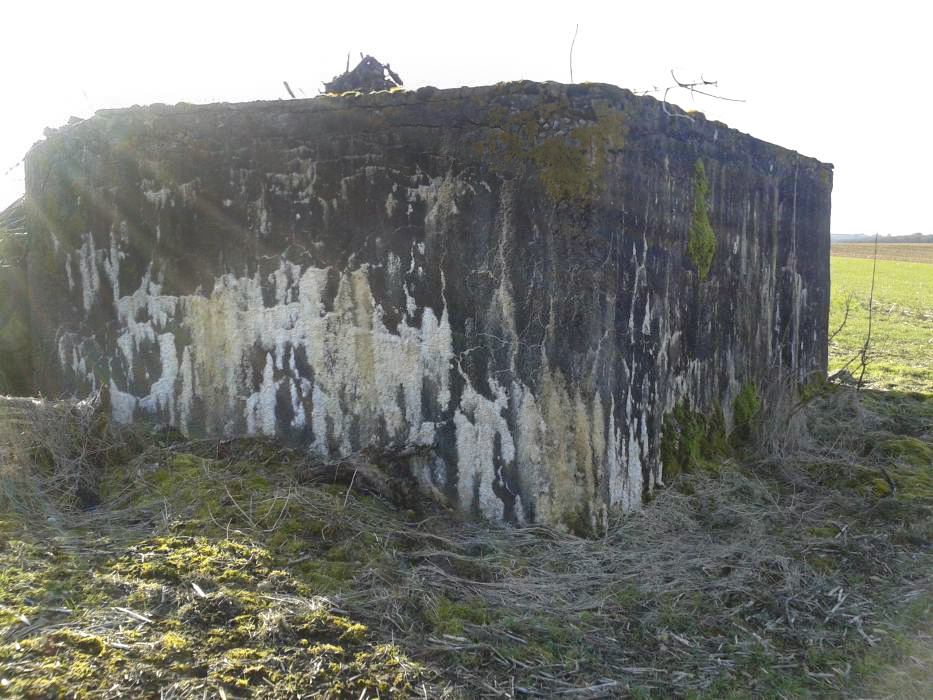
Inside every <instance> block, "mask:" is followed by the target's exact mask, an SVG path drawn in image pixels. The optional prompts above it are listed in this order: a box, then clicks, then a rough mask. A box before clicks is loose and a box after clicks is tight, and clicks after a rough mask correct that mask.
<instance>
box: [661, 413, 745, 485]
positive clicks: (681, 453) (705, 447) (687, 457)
mask: <svg viewBox="0 0 933 700" xmlns="http://www.w3.org/2000/svg"><path fill="white" fill-rule="evenodd" d="M730 454H731V448H730V445H729V441H728V439H727V436H726V426H725V421H724V419H723V415H722V410H721V409H719V408H717V409H715V410H714V411H713V412H712V414H711V415H705V414H703V413H699V412H697V411H692V410H691V409H690V408H689V407H688V405H687V404H686V403H680V404H678V405H677V406H675V407H674V409H673V410H672V411H670V412H669V413H668V414H667V415H666V416H664V421H663V427H662V433H661V464H662V470H663V471H662V477H663V479H664V482H665V483H671V482H672V481H673V480H674V479H675V478H676V477H677V476H678V475H679V474H681V473H682V472H690V471H695V470H706V471H717V470H718V469H719V467H720V465H721V464H722V461H723V459H725V458H726V457H727V456H729V455H730Z"/></svg>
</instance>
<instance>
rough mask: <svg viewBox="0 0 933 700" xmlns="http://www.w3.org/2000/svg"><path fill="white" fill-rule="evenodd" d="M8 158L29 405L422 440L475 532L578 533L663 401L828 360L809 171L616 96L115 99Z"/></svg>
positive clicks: (820, 222) (415, 466) (823, 193)
mask: <svg viewBox="0 0 933 700" xmlns="http://www.w3.org/2000/svg"><path fill="white" fill-rule="evenodd" d="M26 167H27V192H26V202H25V210H26V219H27V229H28V233H29V242H28V256H27V278H28V282H27V284H26V286H27V291H28V308H29V314H28V318H29V324H28V325H29V331H30V342H31V349H32V351H31V355H32V358H33V363H34V366H35V370H34V371H35V389H36V390H38V391H40V392H41V393H42V394H44V395H46V396H61V395H83V394H86V393H88V392H91V391H94V390H96V389H98V388H101V387H106V388H107V389H108V390H109V394H110V400H111V406H112V413H113V418H114V419H116V420H118V421H121V422H130V421H153V422H160V423H168V424H171V425H173V426H176V427H177V428H179V429H180V430H181V431H183V432H184V433H185V434H187V435H191V436H223V435H234V434H242V433H250V434H258V435H267V436H274V437H277V438H279V439H282V440H287V441H290V442H293V443H296V444H301V445H305V446H307V449H308V450H310V451H312V452H314V453H317V454H320V455H322V456H325V457H335V456H337V455H342V454H347V453H349V452H353V451H358V450H360V449H363V448H366V447H368V446H380V447H387V446H397V447H399V448H402V447H405V446H409V447H424V448H429V449H425V450H415V451H413V452H412V454H414V455H416V456H414V457H412V459H411V464H410V469H411V471H412V476H413V477H414V478H415V479H416V480H418V481H419V482H420V483H422V484H423V485H424V486H425V487H426V488H429V489H432V490H434V491H437V492H440V493H443V494H444V495H445V497H446V498H447V499H449V500H450V502H452V503H454V504H456V505H457V507H459V508H460V509H462V510H464V511H466V512H469V513H473V514H477V515H481V516H483V517H486V518H490V519H493V520H505V521H511V522H518V523H520V522H530V521H537V522H546V523H551V524H564V525H566V526H568V527H570V528H572V529H574V530H577V531H581V532H590V531H594V530H599V529H600V528H601V527H602V526H603V525H604V523H605V522H606V519H607V517H608V513H609V512H610V511H611V510H612V509H614V508H619V509H622V510H629V509H632V508H634V507H636V506H637V505H638V504H639V503H640V502H641V501H642V499H643V498H645V497H647V496H648V495H650V494H651V493H652V492H653V490H654V489H655V488H657V487H658V486H659V484H660V483H662V449H661V447H662V437H663V435H662V433H663V431H664V425H665V417H666V416H670V415H671V414H672V412H674V411H675V408H676V407H687V409H689V410H691V411H696V412H700V413H712V412H714V411H716V410H721V412H722V414H723V415H722V420H723V423H724V425H725V426H726V427H727V428H728V427H731V425H732V422H733V417H732V415H731V413H732V409H731V407H732V406H733V405H734V402H735V400H736V398H737V397H739V396H740V394H741V393H742V392H743V387H748V386H750V385H758V386H763V385H766V384H768V383H769V382H772V381H774V380H776V379H778V378H781V379H788V378H790V379H791V380H800V381H802V380H804V379H805V378H806V377H807V376H809V375H811V374H812V373H820V372H825V369H826V352H827V347H826V344H827V340H826V333H827V329H826V325H827V316H828V308H829V216H830V192H831V188H832V169H831V166H829V165H826V164H823V163H820V162H818V161H816V160H813V159H811V158H806V157H803V156H801V155H799V154H797V153H795V152H792V151H789V150H786V149H783V148H780V147H777V146H773V145H771V144H767V143H764V142H762V141H759V140H756V139H754V138H752V137H750V136H747V135H744V134H741V133H739V132H737V131H734V130H732V129H729V128H728V127H726V126H725V125H723V124H721V123H718V122H712V121H708V120H706V119H705V118H703V116H702V115H697V114H694V115H693V118H692V120H688V119H683V118H672V117H670V116H669V115H668V114H666V113H665V111H664V110H663V109H662V106H661V103H660V102H658V101H657V100H654V99H653V98H651V97H636V96H635V95H633V94H632V93H630V92H628V91H626V90H622V89H619V88H616V87H612V86H608V85H560V84H556V83H545V84H540V83H530V82H519V83H508V84H500V85H496V86H491V87H480V88H462V89H456V90H437V89H433V88H424V89H421V90H417V91H414V92H395V93H391V94H389V93H376V94H371V95H363V96H344V97H320V98H316V99H311V100H292V101H284V102H283V101H279V102H257V103H248V104H215V105H204V106H193V105H177V106H174V107H172V106H163V105H154V106H150V107H134V108H130V109H121V110H108V111H103V112H99V113H98V114H97V115H96V116H94V117H93V118H91V119H89V120H86V121H84V122H81V123H78V124H74V125H70V126H68V127H64V128H62V129H60V130H57V131H54V132H51V133H50V134H49V135H48V137H47V138H46V140H44V141H43V142H41V143H39V144H37V145H36V146H35V147H34V148H33V149H32V150H31V151H30V153H29V155H28V157H27V161H26ZM717 407H718V408H717ZM668 423H669V421H668Z"/></svg>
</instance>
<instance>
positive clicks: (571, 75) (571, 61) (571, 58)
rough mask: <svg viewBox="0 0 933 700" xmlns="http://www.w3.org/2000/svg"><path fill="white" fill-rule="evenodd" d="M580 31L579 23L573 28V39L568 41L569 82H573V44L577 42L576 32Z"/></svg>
mask: <svg viewBox="0 0 933 700" xmlns="http://www.w3.org/2000/svg"><path fill="white" fill-rule="evenodd" d="M579 31H580V25H579V24H578V25H577V27H576V29H574V30H573V41H571V42H570V82H571V83H572V82H573V45H574V44H576V43H577V32H579Z"/></svg>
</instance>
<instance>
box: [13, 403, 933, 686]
mask: <svg viewBox="0 0 933 700" xmlns="http://www.w3.org/2000/svg"><path fill="white" fill-rule="evenodd" d="M759 400H760V399H759V397H758V391H757V390H756V389H755V388H754V387H752V386H751V385H749V386H747V387H745V388H743V391H742V392H740V394H739V397H738V398H737V399H736V402H735V405H734V406H733V412H734V413H735V414H736V415H739V414H742V415H745V416H752V418H749V419H748V420H751V421H754V420H755V418H754V416H757V415H760V413H759V412H758V411H756V409H755V407H756V404H758V403H759ZM35 410H36V411H38V413H37V414H36V415H38V417H39V418H40V419H42V420H45V419H48V420H51V421H61V420H65V421H66V423H67V425H65V424H62V425H63V427H62V429H61V430H59V431H57V432H58V433H60V434H63V435H71V436H72V437H73V442H74V445H73V447H74V448H75V450H76V451H75V452H74V453H71V456H74V455H76V454H82V453H81V450H80V449H78V447H77V446H79V445H80V446H84V447H85V448H88V449H89V453H91V454H94V455H97V458H96V459H97V461H96V462H95V464H96V465H97V466H98V467H99V468H100V469H102V472H101V473H100V474H99V478H98V479H96V484H97V486H96V488H97V490H98V495H99V497H100V500H101V504H100V505H99V506H98V507H96V508H93V509H91V510H82V509H81V508H79V507H77V502H76V501H75V500H74V498H75V494H76V492H75V490H74V489H70V490H69V489H62V490H59V491H56V498H55V499H45V500H43V499H42V498H40V497H39V495H40V494H41V491H42V489H43V485H44V484H46V483H47V479H46V477H47V476H48V471H49V469H52V466H50V465H51V464H52V463H56V464H59V465H67V464H73V462H69V461H68V459H62V458H61V457H62V455H63V454H64V451H66V449H67V446H68V445H67V441H64V440H63V441H60V442H58V443H55V444H54V446H53V448H54V449H52V450H50V451H47V452H46V453H43V454H41V455H39V457H40V459H37V460H33V459H32V457H33V456H35V455H37V454H38V453H37V452H36V451H35V446H36V445H37V444H39V442H41V441H33V442H29V441H28V440H27V441H26V442H23V434H24V433H25V432H28V431H27V430H24V425H25V426H28V425H33V426H40V425H41V424H42V420H37V419H36V417H35V415H34V416H33V419H32V420H30V421H29V422H27V423H22V422H20V423H16V430H15V431H13V432H12V433H11V432H10V431H6V432H4V433H3V435H2V437H3V440H2V445H3V449H2V455H0V456H2V465H3V466H2V471H0V583H2V585H0V684H2V688H0V695H4V694H5V695H8V696H10V697H24V698H45V697H86V698H111V697H112V698H118V697H153V698H155V697H175V698H188V697H192V698H194V697H197V698H200V697H203V695H204V693H205V691H206V692H207V693H208V697H219V696H220V692H221V691H223V693H224V695H225V696H226V697H231V698H232V697H281V698H296V697H298V696H299V694H300V695H302V696H305V697H307V696H311V697H315V696H317V697H348V698H360V697H366V698H375V697H424V696H425V695H427V696H428V697H477V696H480V695H483V694H485V693H489V694H493V691H492V690H490V688H492V689H494V690H495V691H496V692H498V693H499V694H500V695H503V696H515V695H520V694H523V693H524V694H528V695H538V696H544V697H555V696H558V695H559V694H560V695H567V694H568V693H569V694H570V696H573V693H578V694H579V695H581V696H586V697H589V696H600V693H601V694H602V696H604V697H605V696H608V697H613V696H615V697H691V698H720V697H780V696H784V697H802V696H834V695H840V694H847V693H849V692H850V691H851V690H852V689H853V688H858V687H861V686H862V685H863V684H864V683H866V682H870V680H871V678H873V677H876V676H877V675H878V669H880V668H887V667H888V666H890V664H891V663H895V664H898V665H900V666H902V665H903V664H904V663H905V659H907V657H908V656H910V655H913V656H916V655H917V654H921V653H922V650H918V649H917V647H916V646H911V644H912V641H911V640H915V639H916V636H915V635H914V636H911V635H910V634H909V629H908V628H907V627H905V624H904V619H905V618H904V616H905V615H909V616H912V617H913V618H914V619H915V620H916V619H919V620H923V619H928V618H929V609H930V600H931V598H930V581H929V572H930V557H929V542H930V540H931V538H933V517H931V510H933V474H931V470H933V466H931V464H930V460H929V456H930V454H931V452H933V441H931V435H930V426H931V421H933V400H931V399H929V398H924V397H922V396H920V395H915V394H899V393H892V392H877V391H863V392H860V393H856V392H855V391H854V390H852V389H850V388H845V387H841V388H840V387H826V388H825V389H823V390H821V391H819V392H817V393H816V394H815V395H814V397H813V398H812V400H811V403H810V404H809V405H808V406H807V408H806V420H807V422H808V425H809V432H810V434H811V435H812V440H813V442H812V443H811V445H810V447H809V448H808V449H807V450H806V451H803V452H801V453H800V454H798V455H797V456H796V457H795V458H794V459H792V460H789V461H782V462H769V461H767V460H766V461H764V462H760V463H754V464H753V463H743V462H735V461H731V462H723V460H719V461H718V462H716V463H715V464H714V462H713V460H712V459H711V458H707V457H704V452H703V451H702V450H701V451H700V457H701V458H702V459H708V460H709V465H710V466H711V467H713V468H709V469H696V468H692V469H690V470H689V471H687V472H685V473H681V474H679V475H678V476H677V477H676V478H672V479H671V483H670V485H669V487H668V488H667V489H665V490H663V491H661V492H660V493H659V494H658V495H657V497H656V498H654V499H653V500H652V501H651V502H650V503H648V504H646V505H645V507H644V508H643V509H642V510H640V511H639V512H637V513H634V514H631V515H628V516H624V517H621V516H619V517H616V518H615V519H614V521H613V522H612V523H611V526H610V527H609V529H608V531H607V532H606V533H605V535H604V536H603V537H601V538H599V539H595V540H586V539H580V538H578V537H575V536H573V535H572V534H568V533H566V532H561V531H557V530H551V529H548V528H544V527H533V528H511V529H510V528H501V527H497V526H492V525H481V524H476V523H470V522H464V521H462V520H460V519H459V518H457V517H455V516H454V515H453V514H451V513H448V512H446V511H443V510H440V511H438V510H434V509H433V507H431V506H428V505H425V506H424V508H423V509H422V511H421V512H417V513H416V512H413V511H406V510H398V509H397V508H395V507H393V506H392V505H391V504H388V503H385V502H383V501H382V500H380V499H379V498H376V497H374V496H371V495H368V494H366V493H365V492H362V491H360V490H358V489H356V488H353V489H348V487H347V486H346V485H344V484H332V483H306V480H305V478H304V477H303V475H304V474H306V473H307V464H308V462H307V457H306V456H305V455H303V454H300V453H296V452H293V451H290V450H287V449H283V448H281V447H280V446H278V445H276V444H274V443H271V442H266V441H262V440H251V439H243V440H237V441H233V442H221V443H218V442H210V441H200V442H186V441H183V440H181V439H180V438H178V440H176V441H175V442H173V436H172V435H171V434H166V433H164V432H155V433H153V434H151V435H147V434H144V435H139V434H138V433H137V432H136V431H132V432H129V433H127V432H125V431H122V430H116V429H114V428H113V427H112V426H107V425H106V424H104V425H101V423H99V422H97V421H91V422H90V423H88V424H87V425H88V426H89V429H88V430H87V431H86V432H85V433H82V432H81V431H80V430H78V429H77V428H78V427H80V426H77V427H76V426H75V425H74V424H72V422H71V421H72V418H69V417H68V416H73V411H71V410H67V411H61V412H59V413H55V412H54V411H52V410H51V408H49V407H48V406H46V407H45V408H40V409H35ZM14 414H15V412H13V411H12V409H11V410H9V411H7V412H6V413H5V414H4V416H3V420H2V421H0V424H2V425H5V426H9V425H11V424H13V423H15V422H16V421H15V420H14V419H15V418H16V415H14ZM686 415H687V417H688V418H689V417H690V416H689V414H686ZM43 416H44V417H45V418H43ZM60 427H61V426H60ZM706 427H708V426H706ZM35 430H36V431H38V430H39V428H38V427H36V428H35ZM707 433H708V431H707V432H704V433H703V434H704V435H706V434H707ZM17 436H19V437H18V438H17ZM176 437H177V436H176ZM17 445H25V448H24V449H18V448H17V447H16V446H17ZM717 447H718V449H720V450H729V449H731V446H730V444H729V443H728V441H725V442H720V443H718V444H717ZM688 452H689V451H688ZM64 456H66V457H67V456H68V455H64ZM31 460H32V461H31ZM85 466H87V464H86V465H85ZM62 476H63V475H62V474H61V473H59V474H58V481H59V482H60V483H62ZM892 484H893V486H892ZM899 600H911V601H913V602H912V603H911V608H910V609H909V610H905V609H904V608H903V607H898V606H897V605H895V603H896V602H897V601H899ZM866 640H868V641H866ZM866 652H867V653H866ZM900 666H899V667H900ZM866 677H868V678H869V680H868V681H866V680H865V678H866ZM908 682H910V683H912V684H916V683H921V682H922V680H917V679H916V678H914V677H913V676H908ZM915 696H918V697H919V696H922V695H915ZM907 697H910V695H907Z"/></svg>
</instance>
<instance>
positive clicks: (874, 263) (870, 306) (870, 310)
mask: <svg viewBox="0 0 933 700" xmlns="http://www.w3.org/2000/svg"><path fill="white" fill-rule="evenodd" d="M877 268H878V234H877V233H876V234H875V256H874V259H873V260H872V263H871V291H869V293H868V334H867V335H866V336H865V344H864V345H863V346H862V357H861V370H862V371H861V372H860V373H859V377H858V384H856V387H855V388H856V390H858V391H861V389H862V380H863V379H864V377H865V368H866V367H867V366H868V346H869V344H870V343H871V322H872V317H873V316H874V313H873V312H874V301H875V270H876V269H877Z"/></svg>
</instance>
